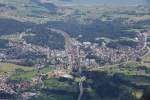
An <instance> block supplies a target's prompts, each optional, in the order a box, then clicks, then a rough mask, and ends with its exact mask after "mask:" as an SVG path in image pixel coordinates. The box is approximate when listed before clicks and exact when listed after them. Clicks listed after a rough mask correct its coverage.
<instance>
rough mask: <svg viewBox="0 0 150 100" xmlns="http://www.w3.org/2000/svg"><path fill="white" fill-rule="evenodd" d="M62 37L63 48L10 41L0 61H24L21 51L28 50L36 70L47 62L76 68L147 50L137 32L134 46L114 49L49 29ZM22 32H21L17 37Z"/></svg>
mask: <svg viewBox="0 0 150 100" xmlns="http://www.w3.org/2000/svg"><path fill="white" fill-rule="evenodd" d="M51 31H55V32H58V33H60V34H62V35H63V36H64V37H65V50H52V49H50V48H49V47H42V46H38V45H33V44H28V43H26V41H23V42H13V41H10V42H9V43H8V46H9V47H10V48H8V49H2V50H1V51H0V61H6V62H11V63H17V64H18V63H19V64H20V63H22V62H26V61H25V60H24V58H20V57H23V55H24V54H26V53H28V52H31V53H33V54H34V55H38V56H39V57H35V59H34V60H35V61H34V62H35V63H34V66H35V68H36V69H39V68H43V67H44V66H45V65H46V64H47V63H48V64H49V65H50V66H54V68H56V69H74V70H76V69H78V68H79V67H97V66H103V65H105V64H117V63H121V62H127V61H130V60H137V59H139V58H140V57H142V56H143V55H144V54H145V53H147V52H148V51H149V49H148V46H147V45H148V44H149V42H147V36H148V35H147V34H149V32H146V33H138V35H137V37H136V38H135V40H136V41H137V42H138V45H137V46H136V47H135V48H131V47H118V48H117V49H113V48H108V47H106V46H105V45H104V46H102V47H100V46H98V45H96V44H92V43H90V42H83V43H81V42H79V41H77V40H76V39H74V38H71V37H70V36H69V35H68V34H67V33H65V32H63V31H61V30H57V29H51ZM22 35H23V36H25V33H22V34H21V38H23V36H22Z"/></svg>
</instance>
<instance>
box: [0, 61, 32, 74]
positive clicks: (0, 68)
mask: <svg viewBox="0 0 150 100" xmlns="http://www.w3.org/2000/svg"><path fill="white" fill-rule="evenodd" d="M16 69H22V70H24V71H31V70H33V68H31V67H25V66H19V65H15V64H10V63H0V73H2V72H14V71H15V70H16Z"/></svg>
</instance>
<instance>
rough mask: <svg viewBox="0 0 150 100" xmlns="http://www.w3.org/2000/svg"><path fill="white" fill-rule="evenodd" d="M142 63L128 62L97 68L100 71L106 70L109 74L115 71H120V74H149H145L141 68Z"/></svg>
mask: <svg viewBox="0 0 150 100" xmlns="http://www.w3.org/2000/svg"><path fill="white" fill-rule="evenodd" d="M141 66H142V65H141V64H139V63H137V62H130V63H128V64H125V65H121V66H118V65H116V66H108V67H107V66H105V67H103V68H99V69H98V70H99V71H102V72H107V73H109V74H116V73H120V74H124V75H131V76H132V75H143V76H145V75H146V76H150V75H149V74H147V73H146V72H145V71H144V70H143V69H141V68H140V67H141Z"/></svg>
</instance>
